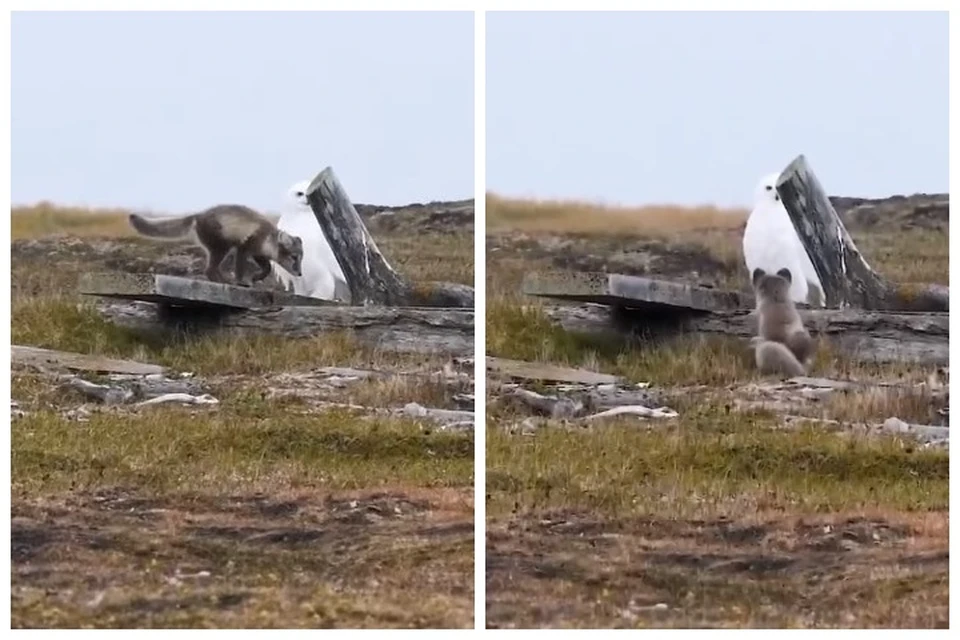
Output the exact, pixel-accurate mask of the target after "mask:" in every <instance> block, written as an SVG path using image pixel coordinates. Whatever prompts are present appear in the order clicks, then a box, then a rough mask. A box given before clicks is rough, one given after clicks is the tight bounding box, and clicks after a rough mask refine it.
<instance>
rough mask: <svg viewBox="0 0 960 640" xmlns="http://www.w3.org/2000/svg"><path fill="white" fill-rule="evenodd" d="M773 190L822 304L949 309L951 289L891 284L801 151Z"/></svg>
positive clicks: (888, 308)
mask: <svg viewBox="0 0 960 640" xmlns="http://www.w3.org/2000/svg"><path fill="white" fill-rule="evenodd" d="M776 186H777V192H778V193H779V194H780V200H781V201H782V202H783V206H784V208H785V209H786V210H787V214H788V215H789V216H790V220H791V221H792V222H793V226H794V227H795V228H796V231H797V236H798V237H799V238H800V242H801V243H802V244H803V246H804V248H805V249H806V250H807V255H809V257H810V262H811V263H812V264H813V268H814V269H815V270H816V272H817V275H818V276H819V277H820V283H821V284H822V285H823V293H824V297H825V298H826V306H827V307H828V308H832V309H844V308H848V307H859V308H862V309H887V310H890V311H947V310H948V309H949V299H950V295H949V293H950V292H949V289H948V288H947V287H944V286H940V285H927V284H919V285H912V284H906V283H899V284H895V283H891V282H888V281H886V280H885V279H884V278H883V277H881V276H880V275H879V274H878V273H876V272H875V271H874V270H873V269H872V268H870V265H868V264H867V261H866V260H865V259H864V257H863V255H862V254H861V253H860V251H859V250H858V249H857V246H856V245H855V244H854V242H853V240H852V239H851V237H850V234H849V233H847V230H846V228H845V227H844V225H843V222H842V221H841V220H840V217H839V216H838V215H837V212H836V211H835V210H834V208H833V205H832V204H831V203H830V199H829V198H828V197H827V194H826V192H824V190H823V187H821V186H820V182H819V180H817V177H816V176H815V175H814V174H813V171H812V170H811V169H810V166H809V164H808V163H807V160H806V158H805V157H804V156H803V155H800V156H797V158H795V159H794V160H793V162H791V163H790V164H789V165H787V168H786V169H784V170H783V172H782V173H781V174H780V178H779V179H778V180H777V185H776Z"/></svg>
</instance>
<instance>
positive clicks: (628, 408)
mask: <svg viewBox="0 0 960 640" xmlns="http://www.w3.org/2000/svg"><path fill="white" fill-rule="evenodd" d="M620 415H632V416H640V417H642V418H676V417H677V416H679V415H680V414H679V413H677V412H676V411H674V410H673V409H671V408H670V407H659V408H657V409H651V408H650V407H644V406H643V405H639V404H634V405H624V406H621V407H613V408H612V409H607V410H606V411H601V412H600V413H595V414H593V415H591V416H587V417H586V418H584V419H585V420H597V419H599V418H611V417H613V416H620Z"/></svg>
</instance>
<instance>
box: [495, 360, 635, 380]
mask: <svg viewBox="0 0 960 640" xmlns="http://www.w3.org/2000/svg"><path fill="white" fill-rule="evenodd" d="M487 371H489V372H492V373H496V374H498V375H500V376H503V377H507V378H521V379H526V380H541V381H545V382H569V383H574V384H615V383H617V382H619V381H620V378H618V377H617V376H613V375H610V374H608V373H597V372H595V371H587V370H586V369H573V368H570V367H560V366H557V365H552V364H546V363H541V362H525V361H523V360H510V359H508V358H496V357H494V356H487Z"/></svg>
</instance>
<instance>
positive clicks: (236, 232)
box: [130, 204, 303, 287]
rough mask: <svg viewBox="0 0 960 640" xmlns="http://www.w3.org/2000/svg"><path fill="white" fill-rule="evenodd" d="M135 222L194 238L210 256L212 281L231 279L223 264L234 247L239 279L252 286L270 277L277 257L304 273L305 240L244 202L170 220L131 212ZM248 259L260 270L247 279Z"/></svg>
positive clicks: (153, 232)
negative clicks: (280, 226) (148, 217)
mask: <svg viewBox="0 0 960 640" xmlns="http://www.w3.org/2000/svg"><path fill="white" fill-rule="evenodd" d="M130 225H131V226H132V227H133V228H134V229H136V230H137V231H138V232H140V233H141V234H143V235H145V236H149V237H151V238H165V239H170V240H173V239H179V238H186V237H188V236H192V239H193V240H194V241H195V242H196V243H197V244H198V245H200V246H201V247H202V248H203V250H204V251H205V252H206V254H207V264H206V267H205V269H204V273H205V274H206V276H207V278H208V279H209V280H212V281H214V282H226V278H225V277H224V274H223V272H222V271H221V270H220V264H221V263H222V262H223V259H224V258H226V257H227V254H228V253H230V250H231V249H236V250H237V255H236V267H235V272H236V273H235V276H236V283H237V284H238V285H240V286H242V287H249V286H251V285H252V284H253V283H254V282H259V281H260V280H263V279H264V278H266V277H267V276H268V275H270V268H271V265H270V261H271V260H272V261H274V262H276V263H277V264H279V265H280V266H281V267H283V268H284V269H286V270H287V271H289V272H290V273H292V274H294V275H297V276H299V275H301V270H300V268H301V261H302V260H303V242H302V241H301V239H300V238H299V237H297V236H293V235H290V234H289V233H286V232H284V231H281V230H280V229H278V228H277V226H276V225H275V224H273V223H272V222H271V221H270V220H269V219H268V218H266V217H265V216H263V215H261V214H259V213H257V212H256V211H254V210H253V209H251V208H249V207H245V206H243V205H239V204H221V205H217V206H215V207H211V208H209V209H207V210H205V211H202V212H200V213H195V214H193V215H189V216H184V217H181V218H172V219H166V220H147V219H146V218H144V217H143V216H139V215H137V214H135V213H132V214H130ZM247 258H253V261H254V262H255V263H256V264H257V266H258V267H259V268H260V270H259V271H258V272H257V273H255V274H254V275H253V277H252V278H251V279H248V278H247V275H246V268H247Z"/></svg>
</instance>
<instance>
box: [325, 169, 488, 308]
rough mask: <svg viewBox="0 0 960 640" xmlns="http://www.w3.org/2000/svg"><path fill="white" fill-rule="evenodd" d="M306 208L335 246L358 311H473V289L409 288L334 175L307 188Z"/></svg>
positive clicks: (446, 286)
mask: <svg viewBox="0 0 960 640" xmlns="http://www.w3.org/2000/svg"><path fill="white" fill-rule="evenodd" d="M306 198H307V202H308V203H309V204H310V208H311V209H313V213H314V215H315V216H316V217H317V222H318V223H319V224H320V228H321V229H323V233H324V235H325V236H326V238H327V242H329V243H330V248H331V249H332V250H333V253H334V255H336V257H337V261H338V262H339V263H340V268H341V269H342V270H343V275H344V277H345V278H346V280H347V286H348V287H349V288H350V294H351V303H352V304H354V305H383V306H436V307H473V305H474V291H473V288H472V287H469V286H466V285H463V284H456V283H446V282H432V283H423V284H420V285H415V284H411V283H408V282H407V281H406V280H404V278H402V277H401V276H400V274H399V273H397V272H396V271H395V270H394V268H393V267H391V266H390V264H389V263H388V262H387V260H386V259H385V258H384V257H383V254H381V253H380V250H379V249H378V248H377V243H376V242H375V241H374V239H373V236H371V235H370V232H369V231H368V230H367V227H366V225H365V224H363V220H362V219H361V218H360V214H358V213H357V210H356V208H355V207H354V206H353V203H352V202H351V201H350V198H349V197H347V193H346V191H344V189H343V187H341V186H340V182H339V181H338V180H337V177H336V175H334V173H333V169H332V168H330V167H327V168H326V169H324V170H323V171H321V172H320V173H319V174H318V175H317V177H316V178H314V179H313V181H312V182H311V183H310V186H309V187H307V193H306Z"/></svg>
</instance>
